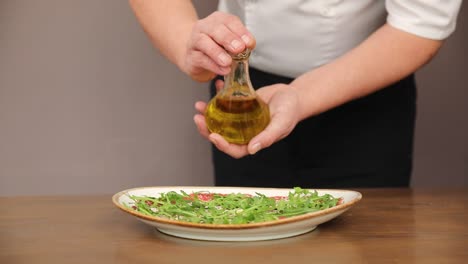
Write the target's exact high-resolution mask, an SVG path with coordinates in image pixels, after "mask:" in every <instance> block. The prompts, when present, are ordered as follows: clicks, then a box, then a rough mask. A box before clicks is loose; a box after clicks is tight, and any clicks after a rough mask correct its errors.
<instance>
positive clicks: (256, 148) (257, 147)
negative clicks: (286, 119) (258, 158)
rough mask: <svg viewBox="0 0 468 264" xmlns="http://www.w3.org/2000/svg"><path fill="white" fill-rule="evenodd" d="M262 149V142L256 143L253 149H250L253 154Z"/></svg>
mask: <svg viewBox="0 0 468 264" xmlns="http://www.w3.org/2000/svg"><path fill="white" fill-rule="evenodd" d="M261 149H262V145H260V143H255V144H254V145H253V146H252V150H251V151H250V154H251V155H253V154H255V153H257V152H258V151H259V150H261Z"/></svg>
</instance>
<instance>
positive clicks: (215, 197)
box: [125, 187, 340, 224]
mask: <svg viewBox="0 0 468 264" xmlns="http://www.w3.org/2000/svg"><path fill="white" fill-rule="evenodd" d="M129 197H130V199H131V200H132V204H126V205H125V206H127V207H129V208H133V209H134V210H136V211H138V212H140V213H143V214H145V215H150V216H157V217H162V218H167V219H171V220H178V221H185V222H192V223H205V224H248V223H259V222H266V221H273V220H277V219H280V218H285V217H292V216H297V215H301V214H306V213H310V212H315V211H319V210H324V209H327V208H331V207H333V206H336V205H337V204H338V203H339V201H340V198H335V197H333V196H332V195H330V194H324V195H322V196H320V195H318V192H317V191H316V190H315V191H309V190H307V189H302V188H300V187H295V188H294V189H293V191H290V192H289V193H288V195H287V196H286V197H283V198H277V197H276V198H275V197H267V196H266V195H264V194H262V193H256V195H255V196H251V195H247V194H241V193H231V194H218V193H209V192H196V193H192V194H187V193H186V192H184V191H182V190H181V191H180V193H177V192H175V191H170V192H167V193H161V194H160V196H159V197H148V196H133V195H130V196H129Z"/></svg>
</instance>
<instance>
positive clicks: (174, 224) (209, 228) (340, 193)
mask: <svg viewBox="0 0 468 264" xmlns="http://www.w3.org/2000/svg"><path fill="white" fill-rule="evenodd" d="M180 190H183V191H185V192H186V193H192V192H199V191H208V192H213V193H221V194H228V193H245V194H252V195H255V193H256V192H258V193H262V194H265V195H266V196H286V195H287V194H288V193H289V192H290V191H292V189H274V188H273V189H272V188H243V187H187V186H172V187H142V188H134V189H129V190H124V191H121V192H119V193H116V194H115V195H114V196H113V197H112V201H113V202H114V204H115V205H116V206H117V207H118V208H120V209H121V210H123V211H124V212H126V213H129V214H131V215H133V216H135V217H137V218H138V219H139V220H141V221H143V222H144V223H146V224H149V225H152V226H154V227H156V228H157V229H158V230H159V231H160V232H162V233H165V234H168V235H172V236H177V237H182V238H189V239H198V240H212V241H259V240H270V239H279V238H286V237H292V236H296V235H300V234H304V233H307V232H310V231H312V230H314V229H315V228H316V227H317V225H319V224H322V223H324V222H327V221H329V220H331V219H333V218H335V217H337V216H338V215H340V214H342V213H343V212H345V211H346V210H348V209H349V208H351V207H352V206H353V205H355V204H356V203H357V202H359V200H361V198H362V195H361V193H359V192H355V191H349V190H332V189H330V190H327V189H317V192H318V193H319V195H323V194H326V193H328V194H331V195H333V196H334V197H337V198H339V197H341V198H343V202H342V203H341V204H339V205H337V206H335V207H332V208H329V209H325V210H322V211H318V212H313V213H308V214H304V215H299V216H294V217H289V218H284V219H280V220H275V221H269V222H263V223H253V224H237V225H215V224H196V223H187V222H181V221H175V220H169V219H164V218H160V217H152V216H148V215H144V214H142V213H139V212H136V211H134V210H132V209H129V208H127V207H126V206H125V204H132V200H131V199H130V198H129V197H128V195H137V196H152V197H158V196H159V194H160V193H166V192H169V191H176V192H180ZM311 190H312V189H311Z"/></svg>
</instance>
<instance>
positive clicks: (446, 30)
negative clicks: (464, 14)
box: [385, 0, 462, 40]
mask: <svg viewBox="0 0 468 264" xmlns="http://www.w3.org/2000/svg"><path fill="white" fill-rule="evenodd" d="M461 3H462V0H386V2H385V6H386V8H387V12H388V17H387V23H388V24H390V25H391V26H393V27H395V28H398V29H400V30H403V31H405V32H408V33H412V34H415V35H417V36H420V37H425V38H429V39H436V40H442V39H445V38H447V37H448V36H450V34H452V32H453V31H455V27H456V23H457V16H458V12H459V11H460V6H461Z"/></svg>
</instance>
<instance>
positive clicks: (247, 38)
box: [241, 35, 250, 45]
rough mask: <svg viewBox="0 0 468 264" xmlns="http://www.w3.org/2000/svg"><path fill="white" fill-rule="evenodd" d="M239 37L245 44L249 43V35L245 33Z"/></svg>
mask: <svg viewBox="0 0 468 264" xmlns="http://www.w3.org/2000/svg"><path fill="white" fill-rule="evenodd" d="M241 39H242V40H243V41H244V43H245V44H247V45H248V44H249V43H250V38H249V36H247V35H242V37H241Z"/></svg>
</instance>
